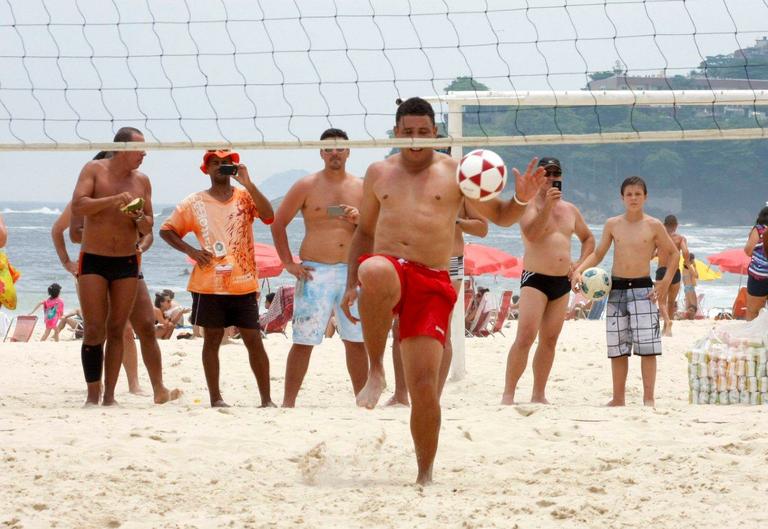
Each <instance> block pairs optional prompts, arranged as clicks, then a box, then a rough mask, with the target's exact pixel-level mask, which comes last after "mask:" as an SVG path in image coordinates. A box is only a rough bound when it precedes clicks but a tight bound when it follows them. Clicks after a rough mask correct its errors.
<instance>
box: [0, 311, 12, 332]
mask: <svg viewBox="0 0 768 529" xmlns="http://www.w3.org/2000/svg"><path fill="white" fill-rule="evenodd" d="M11 321H12V320H11V317H10V316H9V315H8V314H6V313H5V312H3V311H1V310H0V334H2V335H3V337H5V335H6V334H8V331H9V330H10V328H11Z"/></svg>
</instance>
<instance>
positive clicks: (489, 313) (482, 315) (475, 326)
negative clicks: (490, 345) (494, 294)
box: [466, 292, 497, 336]
mask: <svg viewBox="0 0 768 529" xmlns="http://www.w3.org/2000/svg"><path fill="white" fill-rule="evenodd" d="M496 312H497V311H496V309H495V308H493V307H492V306H491V293H490V292H485V293H484V294H483V296H482V297H481V298H480V301H478V302H477V311H476V312H475V317H474V319H473V320H472V322H471V323H470V326H469V329H467V332H466V335H467V336H488V335H489V334H490V333H489V331H488V325H489V324H490V322H491V319H492V317H493V316H494V315H495V314H496Z"/></svg>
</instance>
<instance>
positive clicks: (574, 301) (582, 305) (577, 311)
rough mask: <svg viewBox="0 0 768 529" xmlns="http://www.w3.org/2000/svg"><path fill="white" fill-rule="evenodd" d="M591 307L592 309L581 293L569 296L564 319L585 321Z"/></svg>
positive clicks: (589, 301)
mask: <svg viewBox="0 0 768 529" xmlns="http://www.w3.org/2000/svg"><path fill="white" fill-rule="evenodd" d="M591 307H592V302H591V300H590V299H587V297H586V296H585V295H584V294H582V293H581V292H577V293H575V294H573V295H571V299H570V301H569V303H568V308H567V309H566V312H565V319H566V320H585V319H587V315H588V314H589V310H590V308H591Z"/></svg>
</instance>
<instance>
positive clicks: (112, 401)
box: [101, 397, 117, 406]
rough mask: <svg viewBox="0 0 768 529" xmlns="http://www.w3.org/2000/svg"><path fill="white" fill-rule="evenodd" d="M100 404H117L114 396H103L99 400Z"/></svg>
mask: <svg viewBox="0 0 768 529" xmlns="http://www.w3.org/2000/svg"><path fill="white" fill-rule="evenodd" d="M101 405H102V406H117V401H116V400H115V398H114V397H112V398H106V397H104V399H102V401H101Z"/></svg>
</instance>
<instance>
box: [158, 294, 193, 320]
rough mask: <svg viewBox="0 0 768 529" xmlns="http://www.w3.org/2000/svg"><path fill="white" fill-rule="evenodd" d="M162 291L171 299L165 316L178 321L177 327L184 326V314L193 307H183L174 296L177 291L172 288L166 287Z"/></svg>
mask: <svg viewBox="0 0 768 529" xmlns="http://www.w3.org/2000/svg"><path fill="white" fill-rule="evenodd" d="M161 293H162V294H163V295H164V296H165V297H167V298H168V299H170V300H171V307H170V308H169V309H167V310H165V311H164V312H163V314H164V315H165V318H166V319H168V320H173V321H175V322H176V327H177V328H178V327H183V326H184V314H189V313H190V312H192V307H182V306H181V305H180V304H179V303H178V302H177V301H176V300H175V299H174V298H175V297H176V293H175V292H174V291H173V290H171V289H170V288H164V289H163V290H162V291H161Z"/></svg>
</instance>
